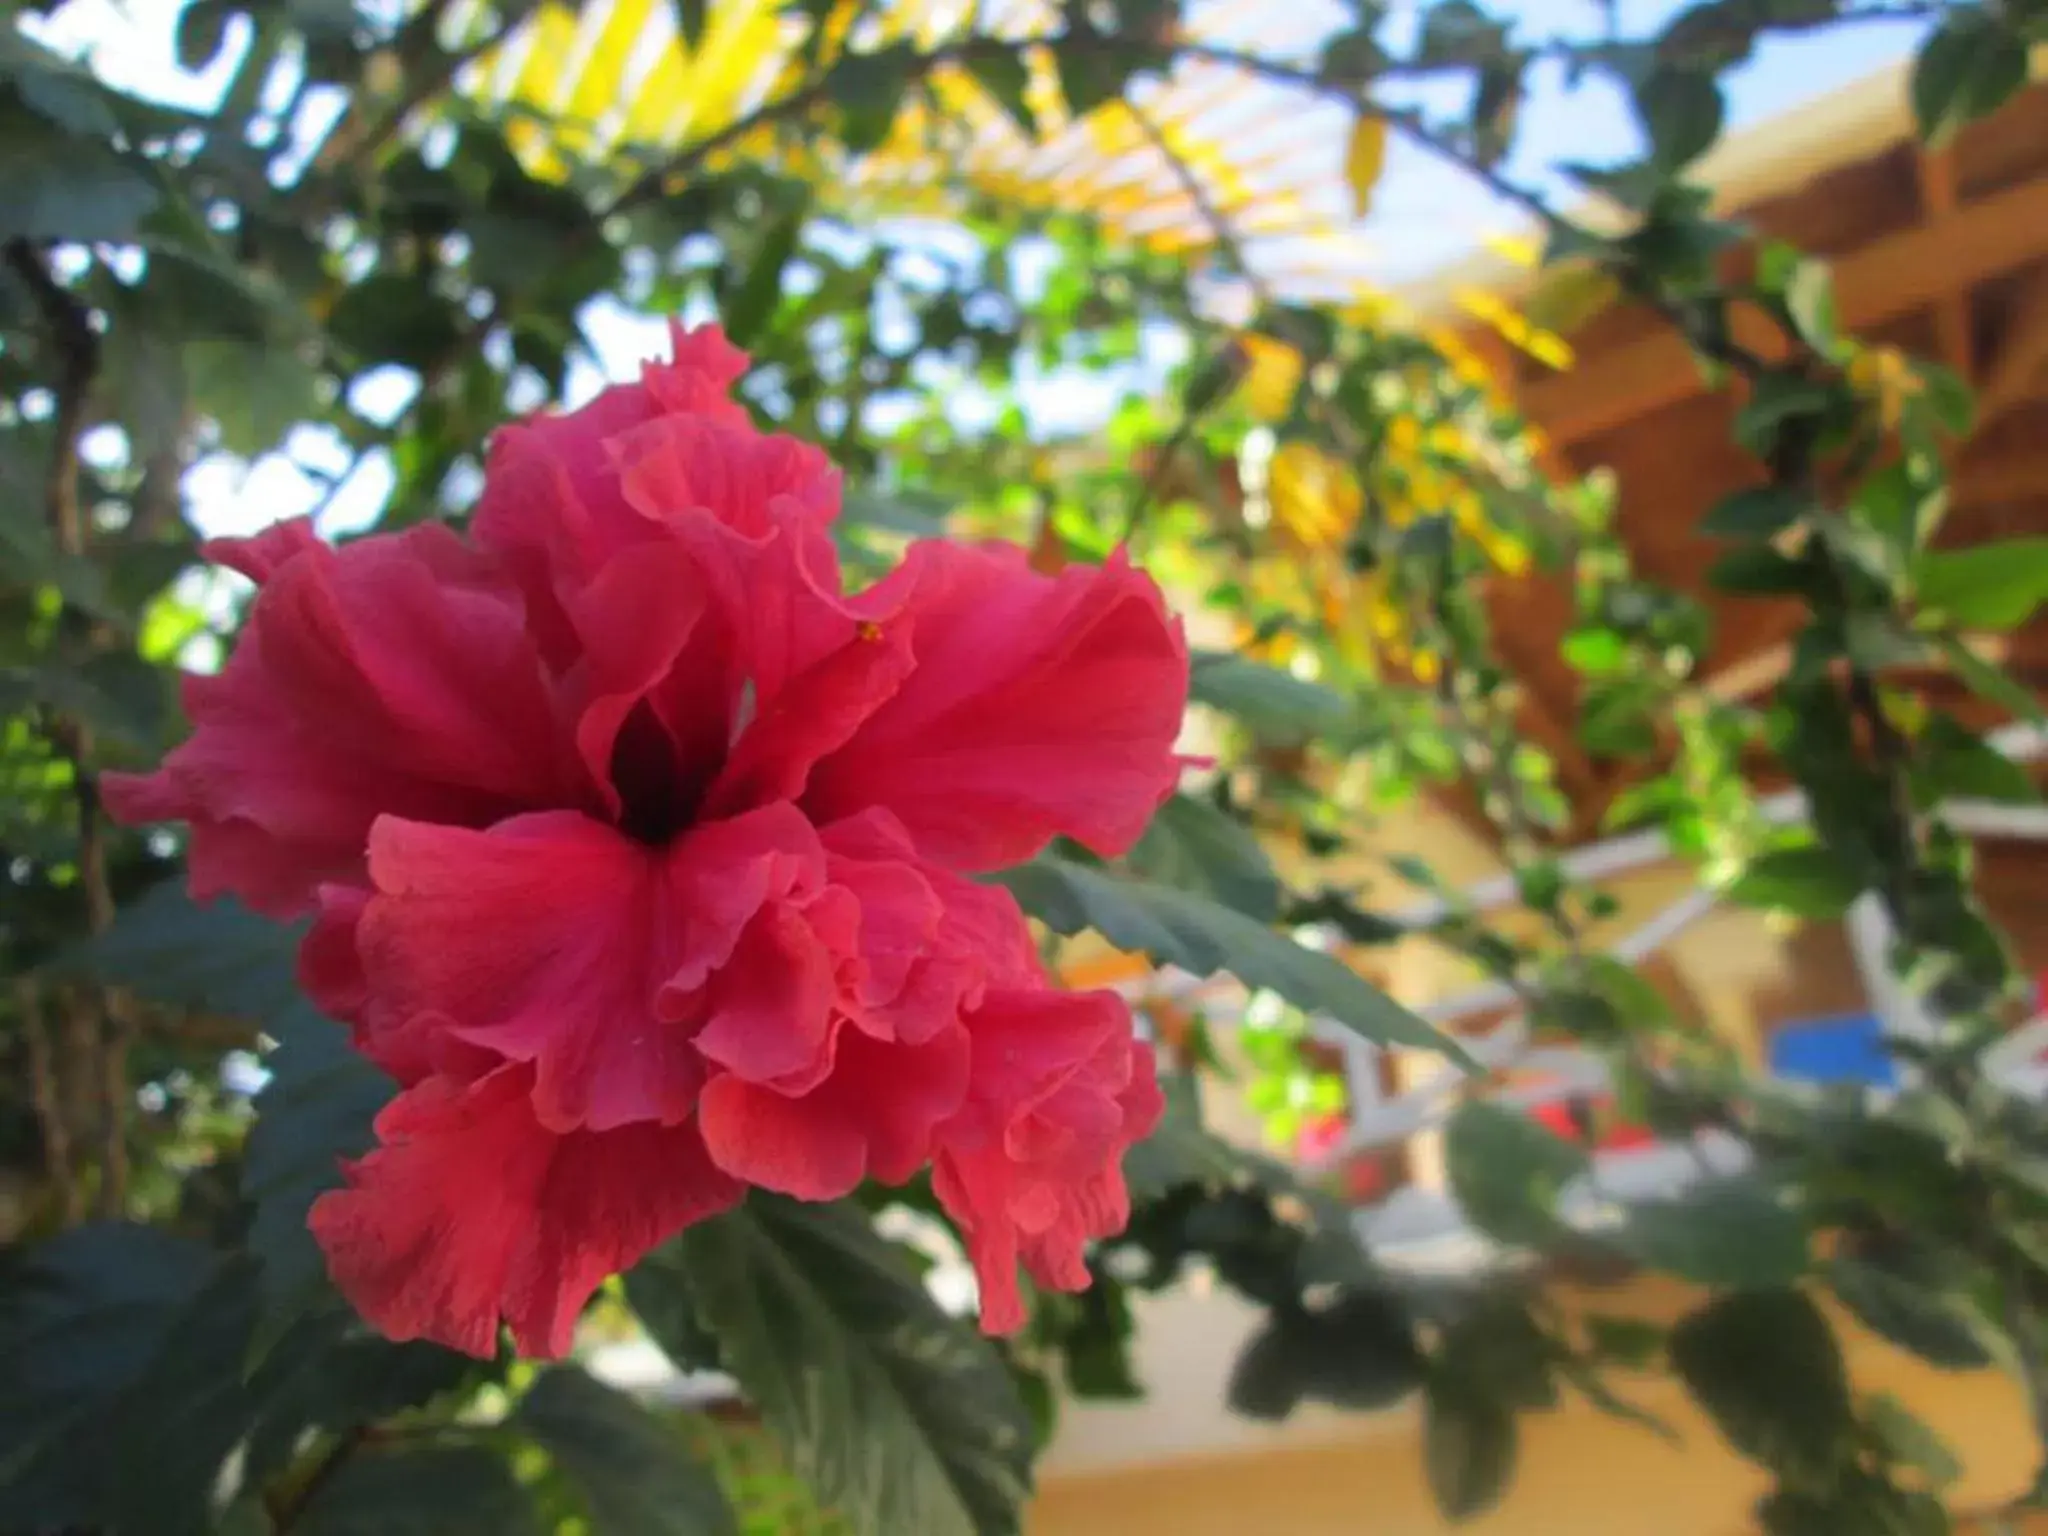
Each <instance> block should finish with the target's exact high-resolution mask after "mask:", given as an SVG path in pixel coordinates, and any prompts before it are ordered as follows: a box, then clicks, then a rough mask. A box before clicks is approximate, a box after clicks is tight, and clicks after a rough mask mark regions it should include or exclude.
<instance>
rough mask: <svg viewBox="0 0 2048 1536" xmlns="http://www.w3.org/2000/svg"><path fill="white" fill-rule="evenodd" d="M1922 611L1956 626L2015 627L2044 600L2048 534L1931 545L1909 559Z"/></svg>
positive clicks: (2047, 597) (2046, 600) (2047, 600)
mask: <svg viewBox="0 0 2048 1536" xmlns="http://www.w3.org/2000/svg"><path fill="white" fill-rule="evenodd" d="M1913 587H1914V594H1915V596H1916V597H1917V598H1918V599H1919V605H1920V609H1921V611H1922V613H1923V614H1932V615H1935V616H1937V617H1939V618H1941V619H1943V620H1945V621H1946V622H1948V623H1950V624H1952V625H1954V626H1956V627H1957V628H1960V629H1998V630H2005V629H2017V628H2019V626H2020V625H2022V624H2024V623H2026V622H2027V620H2028V619H2030V618H2032V617H2033V615H2034V611H2035V610H2036V609H2037V608H2039V607H2040V606H2041V605H2042V604H2043V603H2048V538H2041V537H2033V538H2023V539H2001V540H1999V541H1998V542H1997V543H1995V544H1973V545H1971V546H1970V547H1969V548H1968V549H1932V550H1928V551H1927V552H1926V553H1924V554H1922V555H1921V556H1920V557H1919V558H1918V559H1917V560H1915V561H1914V562H1913Z"/></svg>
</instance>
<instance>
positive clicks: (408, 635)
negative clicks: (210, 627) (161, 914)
mask: <svg viewBox="0 0 2048 1536" xmlns="http://www.w3.org/2000/svg"><path fill="white" fill-rule="evenodd" d="M265 540H266V542H265V543H264V545H263V552H262V553H260V554H257V553H253V552H251V549H250V547H248V546H245V548H244V551H243V553H244V555H246V556H247V558H245V559H244V561H243V564H244V567H245V568H246V569H249V570H253V571H257V572H259V573H260V574H261V576H262V578H263V586H262V588H261V590H260V591H259V593H258V594H257V598H256V601H255V603H254V605H253V606H252V608H251V611H250V615H249V620H248V623H247V625H246V626H245V627H244V629H243V632H242V636H241V639H240V640H239V642H238V643H237V644H236V647H235V650H234V654H233V655H232V656H231V657H230V658H229V659H228V663H227V665H226V667H225V668H224V669H223V670H222V671H221V672H220V673H219V675H217V676H213V677H193V678H188V679H187V680H186V687H185V700H186V707H187V712H188V713H189V714H190V715H191V717H192V722H193V732H192V735H191V737H190V738H189V739H188V740H187V741H186V742H185V743H184V744H183V745H182V746H180V747H179V748H178V749H177V750H176V751H174V752H172V753H171V754H170V756H169V757H168V758H167V759H166V760H165V762H164V764H163V766H162V767H161V768H159V769H158V770H157V771H156V772H155V773H153V774H149V775H129V774H108V775H106V777H105V779H104V780H103V783H104V787H105V792H106V799H107V805H108V808H109V810H110V811H111V812H112V814H113V815H114V816H115V817H116V818H118V819H120V820H123V821H126V822H131V823H133V822H141V821H153V820H167V819H173V818H175V819H180V820H184V821H187V822H189V823H190V824H191V827H192V854H191V858H192V879H193V890H194V894H195V895H199V896H202V897H205V896H211V895H215V894H219V893H221V892H229V893H232V894H234V895H236V896H239V897H241V898H242V899H243V900H245V901H247V902H248V903H249V904H250V905H251V906H253V907H255V908H257V909H258V910H259V911H262V912H265V913H267V914H269V915H272V916H278V917H292V916H297V915H299V914H301V913H303V912H305V911H307V910H308V909H309V908H310V907H311V906H312V904H313V899H314V892H315V890H316V888H317V887H318V886H319V885H320V884H322V883H323V882H328V881H338V882H342V883H345V884H357V885H360V884H362V883H364V882H363V857H364V849H365V846H366V844H367V841H368V836H369V830H370V824H371V823H372V822H373V821H374V820H375V819H376V818H377V817H378V816H379V815H384V814H390V815H397V816H404V817H409V818H412V819H415V820H421V821H433V822H439V823H443V824H447V825H452V826H485V825H488V824H490V823H491V822H493V821H496V820H499V819H501V818H503V817H505V816H509V815H516V814H518V813H520V812H522V811H527V810H533V809H537V808H541V807H557V806H577V805H583V804H587V803H589V802H590V801H591V798H592V786H591V785H590V783H589V781H588V780H587V778H586V777H585V776H584V775H583V773H582V772H581V769H580V767H579V766H578V765H577V764H576V763H575V761H574V759H573V757H572V756H571V754H570V753H569V751H568V744H567V741H566V739H565V734H564V732H563V731H562V730H561V727H560V724H559V721H558V718H557V715H556V712H555V700H554V697H553V695H552V693H551V691H550V689H549V686H548V684H547V681H546V679H545V677H544V675H543V673H542V670H541V668H540V665H539V660H538V657H537V656H536V654H535V652H534V650H533V647H532V645H531V644H530V643H529V641H528V639H527V636H526V633H525V629H524V626H523V620H522V612H521V607H520V602H519V598H518V595H517V593H516V592H514V591H513V590H512V589H511V588H510V587H509V586H508V585H507V584H506V582H505V581H504V579H503V577H502V576H500V575H499V574H498V573H497V571H496V570H495V569H494V568H493V567H492V566H491V564H490V562H489V561H487V560H485V559H483V558H482V557H480V556H478V555H476V554H475V553H474V552H472V551H471V550H469V549H468V548H466V547H465V546H464V545H463V544H462V543H461V542H460V540H458V539H457V538H456V536H455V535H454V534H453V533H452V532H451V531H450V530H449V529H447V528H445V527H440V526H428V527H421V528H415V529H411V530H409V531H407V532H406V533H404V534H400V535H396V536H390V537H380V538H374V539H367V540H364V541H362V542H360V543H356V544H351V545H348V546H347V547H345V548H342V549H339V550H335V549H330V548H328V547H327V546H325V545H322V544H318V543H316V542H308V541H305V540H303V539H299V538H298V536H296V535H286V534H283V533H278V532H275V531H273V533H271V534H269V535H266V536H265Z"/></svg>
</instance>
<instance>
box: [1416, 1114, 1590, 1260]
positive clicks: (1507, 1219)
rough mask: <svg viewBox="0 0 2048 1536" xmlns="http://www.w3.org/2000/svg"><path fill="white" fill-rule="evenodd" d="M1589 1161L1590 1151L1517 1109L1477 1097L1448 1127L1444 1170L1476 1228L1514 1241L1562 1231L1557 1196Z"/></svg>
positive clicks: (1526, 1242) (1535, 1241)
mask: <svg viewBox="0 0 2048 1536" xmlns="http://www.w3.org/2000/svg"><path fill="white" fill-rule="evenodd" d="M1587 1166H1588V1163H1587V1159H1586V1154H1585V1152H1584V1151H1583V1150H1582V1149H1581V1148H1578V1147H1575V1146H1573V1145H1572V1144H1571V1143H1569V1142H1567V1141H1565V1140H1564V1139H1563V1138H1561V1137H1558V1136H1554V1135H1552V1134H1551V1133H1550V1132H1549V1131H1548V1130H1546V1129H1544V1128H1543V1127H1542V1126H1541V1125H1538V1124H1537V1123H1536V1122H1535V1121H1533V1120H1531V1119H1529V1118H1528V1117H1527V1116H1526V1115H1521V1114H1517V1113H1516V1112H1515V1111H1513V1110H1511V1109H1503V1108H1502V1107H1500V1106H1499V1105H1496V1104H1489V1103H1487V1102H1485V1101H1484V1100H1479V1099H1473V1100H1468V1101H1467V1102H1465V1103H1463V1104H1461V1105H1459V1106H1458V1108H1457V1109H1456V1111H1454V1112H1453V1113H1452V1115H1451V1118H1450V1119H1449V1120H1448V1121H1447V1122H1446V1123H1445V1125H1444V1171H1445V1173H1446V1174H1447V1175H1448V1176H1449V1178H1450V1182H1451V1189H1452V1191H1453V1192H1454V1193H1455V1194H1456V1195H1457V1197H1458V1204H1459V1206H1460V1207H1462V1208H1463V1210H1464V1212H1465V1214H1466V1216H1468V1217H1469V1218H1470V1219H1471V1221H1472V1223H1473V1225H1474V1226H1476V1227H1478V1228H1479V1230H1480V1231H1482V1232H1484V1233H1485V1234H1486V1235H1487V1236H1488V1237H1491V1238H1494V1239H1495V1240H1497V1241H1499V1242H1503V1243H1507V1244H1510V1245H1514V1246H1531V1245H1540V1244H1543V1243H1546V1242H1549V1241H1551V1240H1552V1239H1554V1238H1556V1237H1557V1236H1558V1234H1559V1233H1560V1232H1561V1231H1563V1230H1564V1226H1563V1223H1562V1221H1561V1220H1560V1219H1559V1216H1558V1213H1557V1202H1558V1196H1559V1195H1561V1194H1562V1193H1563V1191H1564V1187H1565V1186H1566V1185H1567V1184H1569V1183H1570V1182H1571V1181H1572V1180H1573V1179H1575V1178H1578V1177H1579V1176H1580V1175H1581V1174H1583V1173H1584V1172H1585V1171H1586V1168H1587Z"/></svg>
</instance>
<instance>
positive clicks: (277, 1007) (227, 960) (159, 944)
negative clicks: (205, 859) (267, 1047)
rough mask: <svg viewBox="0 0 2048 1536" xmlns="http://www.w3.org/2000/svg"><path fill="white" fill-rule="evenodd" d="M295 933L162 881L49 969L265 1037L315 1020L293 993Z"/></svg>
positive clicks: (293, 928)
mask: <svg viewBox="0 0 2048 1536" xmlns="http://www.w3.org/2000/svg"><path fill="white" fill-rule="evenodd" d="M301 931H302V930H301V928H300V927H299V926H298V925H291V926H287V925H285V924H281V923H274V922H271V921H270V920H269V919H267V918H261V917H258V916H256V915H255V914H254V913H252V912H251V911H249V909H248V908H246V907H244V906H242V905H241V903H239V902H237V901H235V900H234V899H233V898H231V897H224V898H222V899H219V900H216V901H208V902H198V901H194V900H193V899H192V898H191V897H190V896H189V895H187V894H186V892H185V888H184V886H183V884H182V883H181V882H179V881H177V880H166V881H164V882H162V883H161V884H158V885H156V886H153V887H151V888H150V889H149V890H148V891H147V892H145V893H144V894H143V895H141V896H139V897H137V898H136V899H135V900H133V901H131V902H129V903H127V904H126V905H125V906H123V907H122V908H121V911H120V913H119V914H118V915H117V916H116V918H115V920H114V925H113V926H112V927H111V928H109V929H108V930H107V931H106V932H105V933H103V934H101V935H99V936H98V937H97V938H95V939H92V940H90V941H88V942H86V943H83V944H81V945H79V946H78V947H76V948H74V949H72V950H69V951H67V952H66V953H64V954H63V955H61V956H59V957H58V958H57V959H56V960H54V961H52V962H51V963H50V966H49V969H50V970H51V971H53V972H55V973H56V974H59V975H70V976H75V975H86V976H93V977H96V978H97V979H99V980H100V981H103V982H107V983H109V984H111V985H114V986H121V987H126V988H128V989H130V990H131V991H133V992H135V993H136V994H137V995H138V996H140V997H142V998H145V999H147V1000H148V1001H150V1002H154V1003H163V1004H167V1005H169V1006H172V1007H179V1008H189V1009H194V1010H203V1011H205V1012H208V1013H214V1014H224V1015H227V1016H229V1017H232V1018H240V1019H247V1020H250V1021H251V1022H254V1023H258V1024H262V1025H265V1026H266V1027H268V1028H270V1029H271V1031H272V1032H273V1033H279V1034H281V1033H282V1032H283V1030H285V1029H289V1028H291V1027H293V1026H294V1025H296V1024H298V1023H301V1022H303V1021H305V1020H308V1019H317V1018H318V1017H319V1015H318V1014H317V1013H315V1012H314V1011H313V1007H312V1005H311V1004H310V1003H308V1002H307V1001H306V998H305V994H304V993H303V992H301V991H300V990H299V985H298V971H297V964H298V961H297V952H298V943H299V937H300V933H301Z"/></svg>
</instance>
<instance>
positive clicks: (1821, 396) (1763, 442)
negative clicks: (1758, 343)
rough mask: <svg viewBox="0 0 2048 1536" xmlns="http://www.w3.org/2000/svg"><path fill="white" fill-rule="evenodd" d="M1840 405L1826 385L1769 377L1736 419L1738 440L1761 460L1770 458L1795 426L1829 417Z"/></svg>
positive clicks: (1782, 376) (1787, 376) (1761, 381)
mask: <svg viewBox="0 0 2048 1536" xmlns="http://www.w3.org/2000/svg"><path fill="white" fill-rule="evenodd" d="M1837 404H1838V400H1837V396H1836V393H1835V391H1834V390H1833V389H1831V388H1830V387H1829V386H1827V385H1825V384H1820V383H1816V382H1815V381H1813V380H1811V379H1802V378H1799V377H1798V376H1796V375H1794V374H1785V373H1770V374H1765V375H1764V377H1762V378H1761V379H1759V380H1757V382H1756V386H1755V389H1754V391H1753V392H1752V394H1751V396H1750V400H1749V403H1748V404H1747V405H1745V406H1744V407H1743V408H1742V410H1741V411H1740V412H1739V413H1738V414H1737V415H1736V417H1735V439H1736V441H1737V442H1739V443H1741V444H1742V446H1743V447H1744V448H1745V449H1747V450H1748V451H1749V452H1751V453H1753V454H1755V455H1757V456H1758V457H1759V458H1765V457H1768V456H1769V454H1770V452H1771V449H1772V448H1773V446H1774V445H1775V444H1776V443H1777V440H1778V437H1779V435H1780V434H1781V433H1782V432H1784V431H1785V429H1786V428H1787V427H1788V426H1789V425H1790V424H1791V423H1793V422H1795V421H1804V420H1810V419H1812V418H1817V417H1821V416H1825V415H1826V414H1827V413H1828V412H1829V411H1831V410H1832V409H1834V408H1835V407H1836V405H1837Z"/></svg>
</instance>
